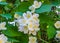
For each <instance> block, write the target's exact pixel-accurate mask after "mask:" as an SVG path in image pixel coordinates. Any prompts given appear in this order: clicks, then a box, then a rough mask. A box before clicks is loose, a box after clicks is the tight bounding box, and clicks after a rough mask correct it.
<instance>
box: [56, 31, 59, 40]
mask: <svg viewBox="0 0 60 43" xmlns="http://www.w3.org/2000/svg"><path fill="white" fill-rule="evenodd" d="M56 38H58V39H60V31H57V34H56Z"/></svg>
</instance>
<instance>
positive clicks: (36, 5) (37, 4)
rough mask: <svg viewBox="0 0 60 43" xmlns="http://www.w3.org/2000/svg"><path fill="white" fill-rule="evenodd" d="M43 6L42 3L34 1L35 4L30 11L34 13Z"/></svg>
mask: <svg viewBox="0 0 60 43" xmlns="http://www.w3.org/2000/svg"><path fill="white" fill-rule="evenodd" d="M41 5H42V2H38V1H34V4H33V5H32V6H30V7H29V10H31V12H32V13H34V12H35V9H36V8H39V7H41Z"/></svg>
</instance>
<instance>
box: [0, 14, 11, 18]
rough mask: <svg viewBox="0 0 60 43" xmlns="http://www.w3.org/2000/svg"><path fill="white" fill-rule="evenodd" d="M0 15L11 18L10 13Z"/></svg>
mask: <svg viewBox="0 0 60 43" xmlns="http://www.w3.org/2000/svg"><path fill="white" fill-rule="evenodd" d="M0 16H2V17H5V18H6V19H11V18H12V16H11V14H0Z"/></svg>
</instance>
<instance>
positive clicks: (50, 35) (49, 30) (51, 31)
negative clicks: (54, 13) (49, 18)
mask: <svg viewBox="0 0 60 43" xmlns="http://www.w3.org/2000/svg"><path fill="white" fill-rule="evenodd" d="M55 34H56V29H55V28H54V26H52V24H51V25H50V24H49V25H48V28H47V36H48V39H52V38H54V37H55Z"/></svg>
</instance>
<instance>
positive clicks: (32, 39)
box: [29, 36, 37, 43]
mask: <svg viewBox="0 0 60 43" xmlns="http://www.w3.org/2000/svg"><path fill="white" fill-rule="evenodd" d="M29 43H37V38H36V37H33V36H30V37H29Z"/></svg>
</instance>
